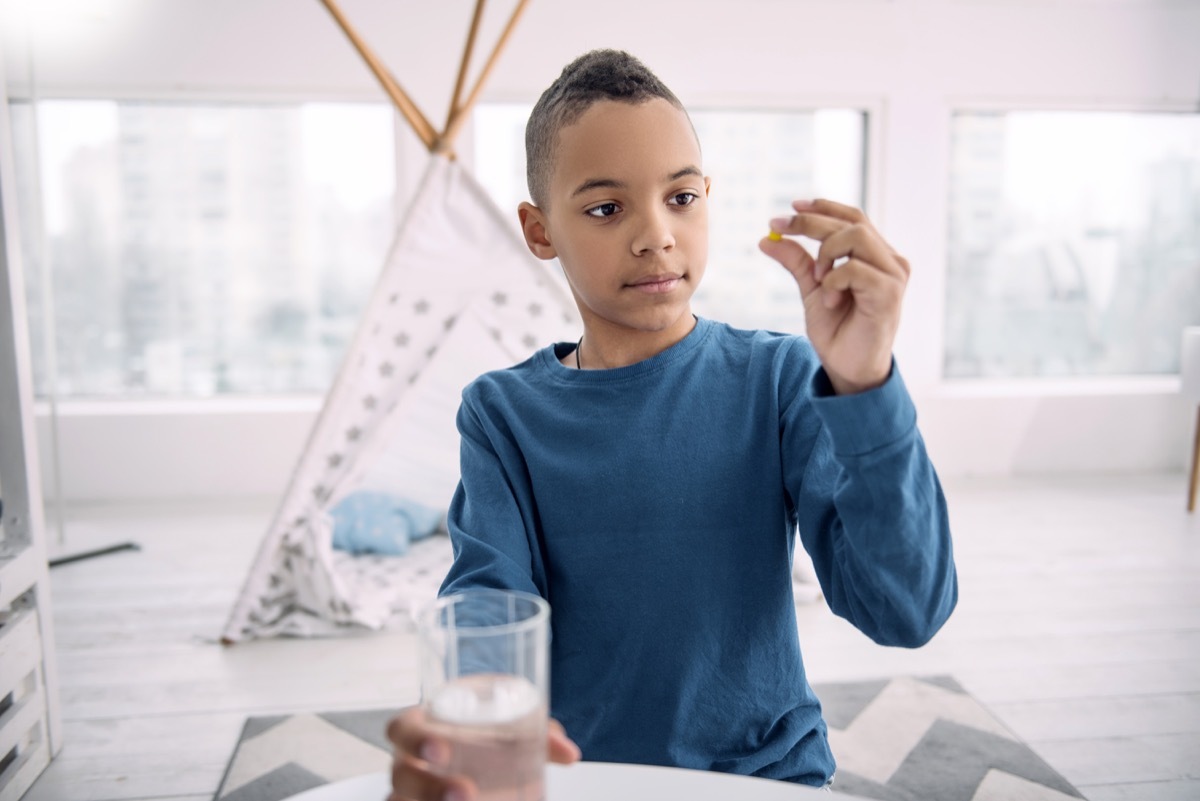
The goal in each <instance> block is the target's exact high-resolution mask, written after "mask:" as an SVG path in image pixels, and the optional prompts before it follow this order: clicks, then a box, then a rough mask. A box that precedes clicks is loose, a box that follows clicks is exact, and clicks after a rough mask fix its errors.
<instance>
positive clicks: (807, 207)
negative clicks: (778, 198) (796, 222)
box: [792, 198, 867, 223]
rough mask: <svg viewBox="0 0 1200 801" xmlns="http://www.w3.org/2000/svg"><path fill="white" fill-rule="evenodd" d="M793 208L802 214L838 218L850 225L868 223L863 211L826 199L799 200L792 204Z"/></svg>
mask: <svg viewBox="0 0 1200 801" xmlns="http://www.w3.org/2000/svg"><path fill="white" fill-rule="evenodd" d="M792 208H793V209H795V210H796V211H798V212H800V213H802V214H803V213H805V212H816V213H817V214H824V215H827V216H829V217H836V218H837V219H839V220H845V221H846V222H849V223H865V222H867V215H866V214H864V213H863V211H862V209H859V208H855V207H854V206H847V205H846V204H845V203H838V202H836V201H833V200H826V199H824V198H817V199H816V200H797V201H794V202H793V203H792Z"/></svg>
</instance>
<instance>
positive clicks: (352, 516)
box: [330, 491, 443, 556]
mask: <svg viewBox="0 0 1200 801" xmlns="http://www.w3.org/2000/svg"><path fill="white" fill-rule="evenodd" d="M330 515H331V516H332V517H333V547H334V548H336V549H338V550H339V551H347V552H349V553H352V554H368V553H372V554H384V555H388V556H401V555H403V554H405V553H407V552H408V544H409V543H410V542H414V541H416V540H419V539H422V538H424V537H428V536H429V535H430V534H432V533H433V532H435V531H437V530H438V528H439V526H440V525H441V522H442V518H443V512H441V511H440V510H437V509H430V508H428V507H426V506H422V505H420V504H419V503H414V502H413V501H410V500H408V499H406V498H401V497H399V496H397V495H391V494H389V493H386V492H367V491H363V492H354V493H351V494H350V495H347V496H346V497H345V498H343V499H342V500H341V501H339V502H338V504H337V505H336V506H334V507H333V509H332V510H330Z"/></svg>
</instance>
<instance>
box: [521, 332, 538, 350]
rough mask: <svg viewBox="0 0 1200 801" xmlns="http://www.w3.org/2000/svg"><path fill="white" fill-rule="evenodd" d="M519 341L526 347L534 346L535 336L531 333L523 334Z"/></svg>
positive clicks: (535, 342) (535, 343) (535, 344)
mask: <svg viewBox="0 0 1200 801" xmlns="http://www.w3.org/2000/svg"><path fill="white" fill-rule="evenodd" d="M521 342H522V343H523V344H524V345H525V347H527V348H532V347H536V346H537V337H535V336H534V335H533V334H526V335H525V336H523V337H521Z"/></svg>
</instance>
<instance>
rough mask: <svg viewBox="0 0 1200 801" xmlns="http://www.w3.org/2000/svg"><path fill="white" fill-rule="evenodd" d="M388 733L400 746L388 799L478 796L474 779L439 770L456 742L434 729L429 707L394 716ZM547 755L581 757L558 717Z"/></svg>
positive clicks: (459, 800) (464, 800) (563, 759)
mask: <svg viewBox="0 0 1200 801" xmlns="http://www.w3.org/2000/svg"><path fill="white" fill-rule="evenodd" d="M387 736H388V739H389V740H391V741H392V743H393V745H395V746H396V756H395V759H394V760H393V762H392V794H391V795H390V796H388V801H445V799H453V801H472V799H474V798H475V797H476V795H477V793H476V791H475V785H474V784H472V782H471V780H470V779H468V778H466V777H463V776H445V775H443V774H442V773H441V772H439V771H440V769H441V767H442V766H444V765H446V764H447V763H448V762H449V761H450V749H451V748H453V744H452V743H451V742H449V741H447V740H444V739H442V738H439V737H436V736H434V735H433V734H432V733H431V731H430V728H429V725H428V723H427V722H426V719H425V710H423V709H421V708H420V707H417V706H414V707H410V708H408V709H406V710H404V711H403V712H401V713H400V714H399V715H397V716H396V717H394V718H392V719H391V721H390V722H389V723H388V727H387ZM546 758H547V759H548V760H549V761H551V762H555V763H558V764H560V765H570V764H571V763H573V762H578V761H579V759H580V752H579V746H577V745H575V743H574V742H572V740H571V738H570V737H568V736H567V733H566V732H565V731H563V727H562V724H560V723H559V722H558V721H557V720H551V721H550V726H549V729H548V731H547V734H546ZM455 793H456V794H455Z"/></svg>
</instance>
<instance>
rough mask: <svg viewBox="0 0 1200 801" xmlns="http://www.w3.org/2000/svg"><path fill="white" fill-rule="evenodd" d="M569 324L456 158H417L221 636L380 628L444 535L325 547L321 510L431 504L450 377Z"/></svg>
mask: <svg viewBox="0 0 1200 801" xmlns="http://www.w3.org/2000/svg"><path fill="white" fill-rule="evenodd" d="M579 330H580V326H579V323H578V320H577V312H576V310H575V307H574V304H573V302H572V301H571V298H570V294H569V292H568V291H567V289H566V287H565V284H564V283H563V281H562V279H561V277H560V276H559V275H558V274H557V273H556V272H555V271H554V270H553V269H552V268H550V267H548V266H547V265H546V264H545V263H544V262H540V261H538V260H537V259H535V258H534V257H533V256H532V255H531V254H530V253H529V251H528V250H527V248H526V246H525V243H524V242H523V241H522V240H521V238H520V236H519V234H518V232H517V230H516V226H515V224H514V223H513V222H510V221H509V220H507V219H506V218H505V216H504V215H503V214H502V213H501V212H500V211H499V209H497V208H496V206H495V204H494V203H493V202H492V201H491V199H490V198H489V197H488V195H487V193H486V192H485V191H484V190H483V189H482V188H481V187H480V186H479V185H478V184H477V183H476V182H475V181H474V180H473V179H472V177H471V176H470V175H469V174H468V173H467V172H466V171H465V170H464V169H463V168H462V167H461V166H460V165H459V164H458V163H457V162H456V161H451V160H449V159H447V158H445V157H442V156H434V157H432V158H431V160H430V164H429V167H428V170H427V172H426V174H425V176H424V178H423V180H422V183H421V186H420V188H419V189H418V191H417V193H416V195H415V197H414V199H413V201H412V203H411V205H410V207H409V211H408V213H407V215H406V217H405V219H404V222H403V223H402V225H401V227H400V229H399V231H398V232H397V236H396V239H395V241H394V243H393V245H392V248H391V251H390V253H389V255H388V257H387V259H386V261H385V264H384V268H383V271H382V274H381V276H380V278H379V281H378V283H377V285H376V287H375V290H374V292H373V294H372V296H371V299H370V301H369V302H368V305H367V309H366V311H365V313H364V316H363V318H362V321H361V323H360V325H359V329H358V332H357V333H356V335H355V338H354V341H353V343H352V345H351V347H350V350H349V352H348V354H347V356H346V358H345V360H344V362H343V364H342V367H341V370H340V372H339V374H338V377H337V378H336V380H335V382H334V384H333V387H332V389H331V390H330V392H329V394H328V396H327V397H326V399H325V404H324V407H323V409H322V410H321V413H320V415H319V416H318V418H317V421H316V423H315V425H314V427H313V430H312V431H311V433H310V435H309V440H308V444H307V446H306V447H305V449H304V453H303V455H302V456H301V459H300V462H299V464H298V465H297V467H296V469H295V472H294V473H293V476H292V479H291V482H290V484H289V486H288V489H287V491H286V493H285V494H284V497H283V499H282V501H281V503H280V505H279V507H278V509H277V511H276V514H275V517H274V519H273V521H272V523H271V526H270V528H269V530H268V532H267V535H266V537H265V539H264V541H263V544H262V546H261V548H260V550H259V553H258V556H257V558H256V559H255V562H254V564H253V566H252V567H251V570H250V574H249V576H248V577H247V579H246V581H245V584H244V586H243V589H242V591H241V593H240V595H239V597H238V600H237V602H236V604H235V606H234V609H233V611H232V613H231V615H230V618H229V621H228V623H227V624H226V627H225V630H224V632H223V635H222V639H223V640H224V641H226V642H235V641H238V640H243V639H249V638H255V637H267V636H277V635H296V636H313V635H321V634H331V633H337V632H338V631H340V630H345V629H346V628H348V627H351V628H357V627H367V628H380V627H383V626H385V625H387V623H388V622H389V620H390V619H394V617H395V615H396V614H397V613H398V612H400V611H402V610H403V609H404V608H405V606H406V605H407V604H408V603H410V602H412V601H413V600H414V598H413V594H414V593H415V594H417V595H420V594H422V593H428V592H430V588H431V587H434V588H435V587H436V584H437V582H438V580H439V579H440V575H438V570H439V569H440V571H441V573H443V574H444V572H445V562H446V561H447V560H448V558H449V547H448V545H446V544H445V538H444V537H436V538H433V539H434V540H440V542H434V543H430V544H426V543H424V542H423V543H418V547H415V548H414V549H413V552H411V553H410V554H408V555H405V556H400V557H386V558H384V557H350V556H348V555H347V554H344V553H341V552H338V553H336V554H335V552H334V550H333V547H332V533H333V522H332V518H331V517H330V515H329V510H330V509H331V508H332V507H333V506H334V505H336V504H337V503H338V501H340V500H341V499H343V498H345V497H346V496H347V495H348V494H349V493H351V492H354V491H356V490H386V491H388V492H392V493H395V494H397V495H398V496H400V497H403V498H405V499H407V500H411V501H414V502H418V503H420V504H423V505H425V506H431V507H434V508H442V509H444V508H446V507H447V506H448V504H449V501H450V496H451V494H452V493H453V489H454V486H455V484H456V482H457V478H458V436H457V432H456V431H455V428H454V417H455V413H456V411H457V408H458V403H459V399H460V394H461V391H462V389H463V387H464V386H465V385H466V384H467V383H468V382H469V381H470V380H471V379H472V378H474V377H475V376H477V375H479V374H480V373H482V372H485V371H487V370H490V369H496V368H501V367H505V366H508V365H511V364H514V363H516V362H519V361H521V360H523V359H525V358H526V357H528V356H529V355H530V354H531V353H533V351H535V350H536V349H537V348H539V347H543V346H545V345H547V344H550V343H551V342H554V341H562V340H566V339H569V338H571V337H572V336H574V335H577V332H578V331H579ZM433 551H436V552H437V553H436V554H435V553H433ZM373 566H375V567H378V568H379V569H375V567H373ZM418 574H419V575H420V576H421V577H423V578H420V579H414V576H416V575H418Z"/></svg>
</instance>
